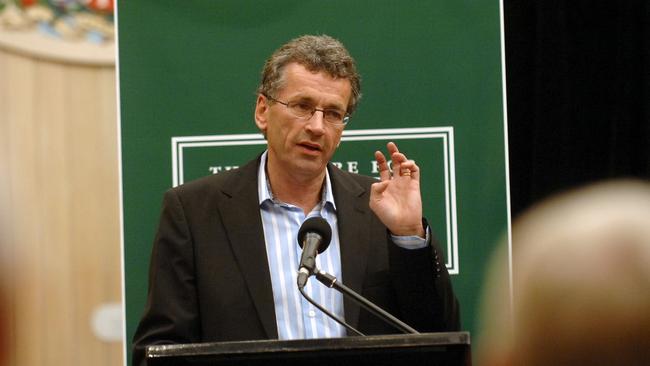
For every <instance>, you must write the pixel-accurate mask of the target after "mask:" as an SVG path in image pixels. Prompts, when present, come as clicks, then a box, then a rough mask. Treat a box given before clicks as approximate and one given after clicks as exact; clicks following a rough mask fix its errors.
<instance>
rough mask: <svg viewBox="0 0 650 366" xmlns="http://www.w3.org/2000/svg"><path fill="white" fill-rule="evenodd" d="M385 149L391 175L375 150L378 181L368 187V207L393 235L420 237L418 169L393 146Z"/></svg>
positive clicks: (420, 200)
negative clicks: (389, 159) (390, 165)
mask: <svg viewBox="0 0 650 366" xmlns="http://www.w3.org/2000/svg"><path fill="white" fill-rule="evenodd" d="M386 147H387V148H388V153H389V156H390V158H391V163H392V168H393V169H392V172H391V170H390V169H389V167H388V161H387V159H386V157H385V156H384V154H382V153H381V152H380V151H376V152H375V159H376V160H377V165H378V167H379V178H380V181H379V182H377V183H374V184H373V185H372V187H371V191H370V208H371V209H372V210H373V211H374V213H375V214H376V215H377V217H379V219H380V220H381V222H382V223H383V224H384V225H386V227H387V228H388V230H390V232H391V233H392V234H393V235H417V236H420V237H421V238H424V237H425V232H424V228H423V227H422V196H421V194H420V168H419V167H418V166H417V165H416V164H415V161H413V160H409V159H407V158H406V156H405V155H404V154H402V153H400V152H399V150H398V149H397V145H395V143H393V142H389V143H388V144H387V145H386Z"/></svg>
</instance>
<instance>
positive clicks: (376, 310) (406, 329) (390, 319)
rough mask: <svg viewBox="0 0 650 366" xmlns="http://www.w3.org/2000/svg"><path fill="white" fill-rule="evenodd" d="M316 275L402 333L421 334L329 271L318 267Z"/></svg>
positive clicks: (322, 281) (330, 286)
mask: <svg viewBox="0 0 650 366" xmlns="http://www.w3.org/2000/svg"><path fill="white" fill-rule="evenodd" d="M314 272H315V273H314V274H315V275H316V279H317V280H318V281H320V282H321V283H322V284H324V285H325V286H327V287H329V288H333V289H335V290H337V291H339V292H340V293H342V294H343V295H344V296H349V297H350V298H352V300H354V302H356V303H357V304H359V305H361V306H362V307H363V308H364V309H366V310H368V311H370V312H371V313H373V314H374V315H375V316H376V317H378V318H379V319H381V320H383V321H385V322H386V323H388V324H390V325H392V326H393V327H395V328H396V329H399V330H400V331H402V333H405V334H420V333H419V332H418V331H417V330H415V329H413V328H411V327H410V326H408V325H407V324H406V323H404V322H402V321H401V320H399V319H397V318H396V317H394V316H392V315H390V314H389V313H388V312H386V311H384V310H383V309H381V308H380V307H379V306H377V305H375V304H373V303H372V302H370V301H369V300H368V299H366V298H365V297H363V296H361V295H359V294H358V293H356V292H354V291H353V290H352V289H350V288H349V287H347V286H345V285H344V284H343V283H340V282H339V281H337V279H336V277H334V276H332V275H331V274H329V273H327V272H322V271H320V270H318V268H316V270H315V271H314Z"/></svg>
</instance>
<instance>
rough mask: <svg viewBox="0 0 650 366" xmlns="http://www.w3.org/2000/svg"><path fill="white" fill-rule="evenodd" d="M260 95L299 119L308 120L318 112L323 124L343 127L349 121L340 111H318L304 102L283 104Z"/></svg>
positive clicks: (345, 114) (330, 109) (344, 113)
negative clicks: (323, 121) (320, 114)
mask: <svg viewBox="0 0 650 366" xmlns="http://www.w3.org/2000/svg"><path fill="white" fill-rule="evenodd" d="M262 95H264V96H265V97H267V98H268V99H269V100H272V101H274V102H276V103H280V104H282V105H284V106H285V107H287V109H288V110H289V112H291V114H293V115H294V116H296V117H298V118H300V119H304V120H309V119H311V117H312V116H313V115H314V113H316V111H318V112H323V119H324V120H325V122H327V123H329V124H331V125H333V126H336V127H342V126H345V125H346V124H347V123H348V121H349V120H350V116H349V115H348V114H347V113H346V112H344V111H342V110H340V109H335V108H328V109H318V108H316V107H314V106H313V105H312V104H310V103H308V102H305V101H295V102H283V101H280V100H277V99H275V98H272V97H270V96H268V95H266V94H262Z"/></svg>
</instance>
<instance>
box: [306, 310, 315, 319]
mask: <svg viewBox="0 0 650 366" xmlns="http://www.w3.org/2000/svg"><path fill="white" fill-rule="evenodd" d="M307 315H308V316H309V317H310V318H313V317H315V316H316V312H315V311H313V310H309V312H308V313H307Z"/></svg>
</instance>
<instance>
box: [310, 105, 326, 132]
mask: <svg viewBox="0 0 650 366" xmlns="http://www.w3.org/2000/svg"><path fill="white" fill-rule="evenodd" d="M325 123H326V122H325V112H323V111H321V110H318V109H317V110H314V113H313V114H312V115H311V117H309V120H307V128H308V129H309V130H311V131H312V132H314V133H317V134H323V133H325Z"/></svg>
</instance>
